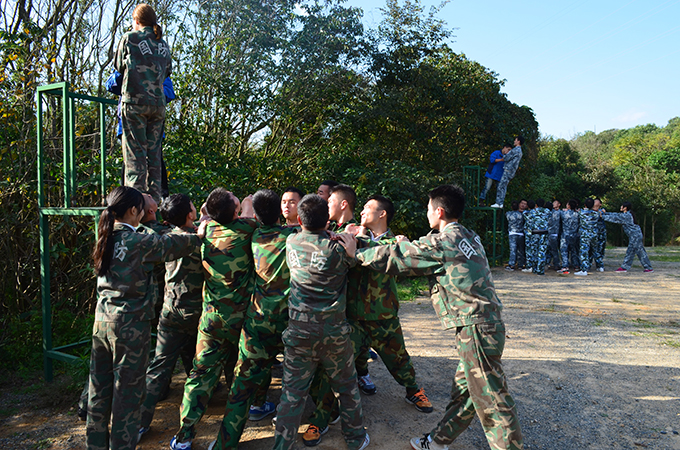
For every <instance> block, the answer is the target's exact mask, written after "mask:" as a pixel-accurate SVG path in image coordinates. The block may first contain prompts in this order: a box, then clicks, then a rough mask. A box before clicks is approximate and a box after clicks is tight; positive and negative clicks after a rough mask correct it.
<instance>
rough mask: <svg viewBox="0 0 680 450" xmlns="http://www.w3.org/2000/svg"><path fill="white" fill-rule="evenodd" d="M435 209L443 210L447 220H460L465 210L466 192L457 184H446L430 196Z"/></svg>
mask: <svg viewBox="0 0 680 450" xmlns="http://www.w3.org/2000/svg"><path fill="white" fill-rule="evenodd" d="M427 195H428V197H430V202H432V206H434V207H435V208H442V209H443V210H444V215H445V216H446V218H447V219H449V220H450V219H460V218H461V216H462V215H463V211H464V210H465V191H464V190H463V188H461V187H460V186H457V185H455V184H444V185H442V186H439V187H436V188H434V189H432V190H431V191H430V192H429V193H428V194H427Z"/></svg>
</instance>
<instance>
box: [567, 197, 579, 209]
mask: <svg viewBox="0 0 680 450" xmlns="http://www.w3.org/2000/svg"><path fill="white" fill-rule="evenodd" d="M567 205H569V207H570V208H571V210H572V211H576V210H577V209H578V200H576V199H575V198H570V199H569V201H568V202H567Z"/></svg>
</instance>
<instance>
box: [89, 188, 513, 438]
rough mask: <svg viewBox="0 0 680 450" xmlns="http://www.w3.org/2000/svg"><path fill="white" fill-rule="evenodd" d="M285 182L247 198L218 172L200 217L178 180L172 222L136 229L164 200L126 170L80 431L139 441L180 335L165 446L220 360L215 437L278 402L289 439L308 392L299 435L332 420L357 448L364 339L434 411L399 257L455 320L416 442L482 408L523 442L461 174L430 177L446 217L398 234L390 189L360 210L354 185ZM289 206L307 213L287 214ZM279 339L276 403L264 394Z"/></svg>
mask: <svg viewBox="0 0 680 450" xmlns="http://www.w3.org/2000/svg"><path fill="white" fill-rule="evenodd" d="M286 192H294V195H291V196H287V197H292V201H290V199H288V200H286V201H285V202H284V201H283V199H282V198H280V197H279V196H278V194H276V193H275V192H273V191H271V190H260V191H258V192H256V193H255V194H254V195H253V196H248V197H247V198H245V199H244V200H243V202H242V203H241V202H240V201H239V199H238V198H236V197H235V196H234V195H233V194H232V193H231V192H229V191H227V190H226V189H223V188H217V189H215V190H214V191H213V192H212V193H211V194H210V195H209V196H208V199H207V200H206V202H205V204H204V205H203V207H202V208H201V213H202V214H201V215H202V217H201V219H200V220H198V221H197V212H196V208H195V207H194V205H193V203H192V202H191V201H190V199H189V198H188V197H187V196H186V195H183V194H174V195H171V196H169V197H168V198H166V199H165V201H164V202H163V203H162V205H161V207H160V213H161V216H162V217H163V220H164V221H165V222H166V224H167V229H166V230H163V229H162V227H159V226H157V225H158V223H157V222H156V224H155V225H156V226H154V228H156V231H152V230H151V228H150V227H148V226H147V227H144V228H143V229H144V230H145V232H143V233H142V232H138V231H137V227H138V226H139V225H140V224H141V222H142V220H144V219H145V218H148V217H145V216H146V214H145V212H147V211H150V210H151V211H154V208H153V207H150V206H149V205H154V204H155V202H154V201H153V199H152V198H151V197H150V196H148V195H146V200H145V196H144V195H142V194H140V193H139V192H138V191H137V190H135V189H133V188H129V187H119V188H116V189H114V191H113V192H112V193H111V194H110V195H109V197H108V203H109V206H108V207H107V209H106V211H105V214H104V215H103V216H102V219H101V222H100V227H104V228H100V230H104V233H103V234H102V235H100V240H99V241H98V245H97V250H95V267H96V268H98V267H100V266H101V264H100V265H99V266H98V265H97V261H98V259H97V258H98V257H97V255H98V254H99V253H98V252H99V251H100V249H101V248H104V249H111V250H108V252H109V253H106V252H105V253H104V254H103V256H101V257H99V260H101V261H108V264H109V266H108V269H99V268H98V269H97V270H98V272H97V274H98V278H97V284H98V293H99V298H98V303H97V311H100V310H101V311H102V313H101V314H100V313H98V314H97V321H96V323H95V327H94V330H93V352H92V360H91V374H90V379H89V383H88V391H87V394H88V396H87V400H88V401H87V408H86V417H87V431H88V433H87V434H88V436H87V439H88V448H96V449H99V448H102V449H105V448H116V449H123V448H134V447H135V446H136V444H137V442H138V440H139V439H141V438H142V437H143V436H144V434H146V433H147V432H148V431H149V428H150V426H151V422H152V419H153V411H154V409H155V404H156V402H158V401H159V398H161V396H162V392H163V391H165V390H166V389H167V387H168V384H169V382H170V378H171V375H172V370H173V367H174V365H175V362H176V361H177V359H178V358H179V356H180V355H181V354H182V353H186V351H187V348H192V349H193V361H192V363H191V370H190V372H189V374H188V376H187V380H186V383H185V386H184V396H183V400H182V405H181V407H180V414H179V415H180V428H179V430H178V431H177V433H176V435H175V436H174V437H173V439H172V441H171V442H170V448H172V449H190V448H191V442H192V439H193V438H194V436H195V433H196V425H197V424H198V422H199V421H200V419H201V416H202V415H203V413H204V412H205V409H206V406H207V404H208V401H209V400H210V398H211V396H212V393H213V391H214V388H215V386H216V385H217V383H218V380H219V378H220V374H221V373H222V372H224V373H225V375H226V376H227V377H226V378H227V379H229V380H230V383H231V384H230V387H229V389H230V391H229V396H228V400H227V405H226V409H225V416H224V419H223V422H222V425H221V427H220V430H219V433H218V436H217V439H216V441H215V442H213V444H211V448H216V449H224V448H237V445H238V442H239V440H240V437H241V434H242V432H243V429H244V427H245V425H246V421H247V419H248V418H251V419H254V420H260V419H263V418H265V417H267V416H268V415H269V414H273V413H274V412H275V411H276V419H275V426H276V431H275V443H274V448H275V449H289V448H294V447H295V444H296V440H297V430H298V427H299V425H300V421H301V415H302V410H303V406H304V402H305V400H306V398H307V395H308V394H309V395H310V396H311V397H312V399H313V400H314V401H315V402H316V405H317V409H316V411H315V412H314V414H313V415H312V417H310V425H309V427H308V429H307V432H306V433H305V434H304V436H303V443H304V444H305V445H306V446H314V445H317V444H319V442H320V441H321V436H322V435H323V434H325V433H326V432H327V431H328V427H329V425H330V424H331V423H335V422H336V421H338V420H339V421H340V422H341V424H342V432H343V435H344V437H345V440H346V442H347V445H348V447H349V448H351V449H363V448H365V447H366V446H368V445H369V442H370V439H369V437H368V434H367V433H366V430H365V428H364V424H363V414H362V409H361V396H360V392H364V393H365V394H371V393H375V392H376V389H377V388H376V387H375V385H374V384H373V382H372V380H371V379H370V375H369V374H368V364H367V363H368V359H369V349H371V348H373V349H375V351H376V352H377V354H378V355H380V359H382V361H383V362H384V363H385V365H386V366H387V368H388V370H389V372H390V373H391V374H392V376H393V377H394V379H395V380H396V381H397V382H398V383H400V384H401V385H403V386H404V388H405V390H406V397H405V398H406V401H407V402H408V403H411V404H413V405H414V407H415V409H417V410H418V411H421V412H425V413H429V412H431V411H432V410H433V408H432V404H431V403H430V402H429V400H428V398H427V396H426V395H425V393H424V391H423V389H422V388H421V387H419V386H418V384H417V382H416V377H415V370H414V367H413V365H412V363H411V360H410V357H409V355H408V352H407V351H406V347H405V344H404V337H403V333H402V330H401V326H400V323H399V318H398V307H399V302H398V298H397V294H396V285H395V278H394V277H395V275H400V274H401V275H418V276H422V275H429V276H432V283H433V288H432V296H433V297H432V301H433V305H434V307H435V310H436V311H437V313H438V315H439V317H440V320H441V323H442V325H443V326H444V327H445V328H447V329H455V330H456V342H457V344H458V349H459V357H460V363H459V367H458V371H457V374H456V376H455V378H454V382H453V389H452V400H451V403H450V404H449V406H448V408H447V411H446V413H445V415H444V417H443V418H442V420H441V421H440V423H439V424H438V425H437V426H436V427H435V428H434V429H433V430H432V431H431V432H430V433H427V434H426V435H425V437H421V438H414V439H413V440H412V441H411V445H412V447H413V448H416V449H425V448H427V449H446V448H448V447H447V445H448V444H450V443H451V442H452V441H453V440H454V439H455V438H456V437H457V436H458V435H459V434H460V433H461V432H462V431H463V430H465V429H466V428H467V426H468V425H469V424H470V421H471V420H472V418H473V417H474V412H476V413H477V415H479V417H480V419H481V420H482V424H483V427H484V428H485V431H486V434H487V436H488V437H489V441H490V443H491V444H492V446H493V447H494V448H503V449H516V448H522V437H521V431H520V428H519V423H518V421H517V416H516V413H515V407H514V403H513V401H512V397H511V396H510V394H509V393H508V391H507V383H506V380H505V376H504V374H503V371H502V365H501V355H502V350H503V343H504V339H505V331H504V327H503V322H502V320H501V309H502V305H501V303H500V301H499V299H498V297H497V295H496V293H495V288H494V285H493V281H492V279H491V273H490V270H489V266H488V262H487V260H486V256H485V253H484V249H483V246H482V244H481V241H480V239H479V237H478V236H477V235H475V234H474V233H473V232H471V231H469V230H467V229H465V228H464V227H463V226H461V225H460V224H458V222H457V219H458V218H459V217H460V216H461V214H462V211H463V208H464V201H465V200H464V194H463V191H462V189H460V188H458V187H456V186H449V185H446V186H441V187H439V188H437V189H435V190H433V191H432V192H430V194H429V196H430V199H429V205H428V214H427V216H428V221H429V223H430V226H431V227H432V228H433V229H434V230H435V231H436V232H434V233H432V234H430V235H428V236H426V237H423V238H421V239H419V240H417V241H415V242H409V241H408V239H406V238H405V237H403V236H394V235H393V234H392V233H391V231H390V230H389V222H390V221H391V219H392V217H393V215H394V205H393V204H392V202H391V201H390V200H389V199H387V198H385V197H383V196H379V195H376V196H373V197H370V198H369V199H368V201H367V202H366V204H365V205H364V207H363V210H362V212H361V216H360V217H361V220H360V222H359V223H356V221H354V220H353V215H354V208H355V204H356V194H355V193H354V191H353V190H352V189H351V188H350V187H349V186H346V185H338V184H337V183H335V182H324V183H323V184H322V185H321V186H320V187H319V190H318V193H317V194H310V195H305V196H302V195H301V193H299V191H297V190H291V189H289V190H287V191H286ZM122 197H126V198H127V197H131V198H132V201H131V200H129V199H128V200H126V202H121V201H120V198H122ZM140 199H141V200H140ZM131 205H132V206H131ZM284 207H285V208H284ZM124 208H127V209H125V210H124ZM282 216H283V219H284V220H285V221H286V222H287V223H294V222H297V224H298V225H297V226H291V225H282V224H281V217H282ZM151 222H155V221H154V220H151ZM109 223H111V224H112V225H110V226H109V225H107V224H109ZM197 223H200V224H201V226H200V228H199V229H198V231H197V229H196V224H197ZM147 225H153V224H151V223H148V224H147ZM109 229H110V230H111V231H107V230H109ZM332 230H335V231H332ZM102 236H103V237H102ZM159 263H160V264H163V263H164V264H165V289H164V296H163V304H162V308H161V313H160V318H159V322H158V332H157V344H156V353H155V357H154V359H153V361H151V363H150V364H149V363H148V358H149V342H150V332H151V325H150V324H151V319H152V317H153V315H154V313H153V304H154V302H155V299H156V297H157V295H158V294H157V292H156V291H157V285H156V281H155V275H154V266H157V265H158V264H159ZM491 343H493V345H491ZM281 353H283V355H284V358H283V377H282V392H281V400H280V403H279V405H278V408H277V407H276V406H275V405H274V404H273V403H271V402H268V401H267V399H266V396H267V389H268V386H269V382H270V380H271V369H272V366H273V365H274V364H275V363H276V362H277V355H279V354H281ZM482 355H483V357H482ZM109 421H111V430H110V431H109V429H108V424H109Z"/></svg>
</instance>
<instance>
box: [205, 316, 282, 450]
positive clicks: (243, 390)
mask: <svg viewBox="0 0 680 450" xmlns="http://www.w3.org/2000/svg"><path fill="white" fill-rule="evenodd" d="M287 326H288V320H287V319H281V320H277V321H273V322H272V321H270V320H269V318H266V319H260V318H250V317H249V318H247V319H246V321H245V322H244V323H243V329H242V330H241V339H240V340H239V353H238V362H237V363H236V368H235V369H234V381H233V382H232V383H231V390H230V392H229V400H228V401H227V407H226V409H225V412H224V419H223V420H222V425H221V426H220V431H219V434H218V436H217V444H216V445H215V450H220V449H227V448H228V449H235V448H237V447H238V442H239V440H240V439H241V434H243V429H244V428H245V426H246V422H247V420H248V411H249V409H250V405H256V406H261V405H263V404H264V402H265V401H266V396H267V389H268V387H269V383H270V382H271V369H272V364H274V361H275V360H276V355H278V354H279V353H283V351H284V348H283V341H282V340H281V335H282V334H283V331H284V330H285V329H286V327H287Z"/></svg>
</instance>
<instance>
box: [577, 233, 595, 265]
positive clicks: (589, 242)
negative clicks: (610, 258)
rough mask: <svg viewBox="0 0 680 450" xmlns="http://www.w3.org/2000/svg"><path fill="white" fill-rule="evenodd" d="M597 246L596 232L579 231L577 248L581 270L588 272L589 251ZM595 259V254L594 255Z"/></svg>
mask: <svg viewBox="0 0 680 450" xmlns="http://www.w3.org/2000/svg"><path fill="white" fill-rule="evenodd" d="M596 247H597V234H588V233H581V237H580V248H579V262H580V263H581V270H584V271H586V272H588V271H589V270H590V252H591V250H595V248H596ZM595 261H597V256H596V257H595Z"/></svg>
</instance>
